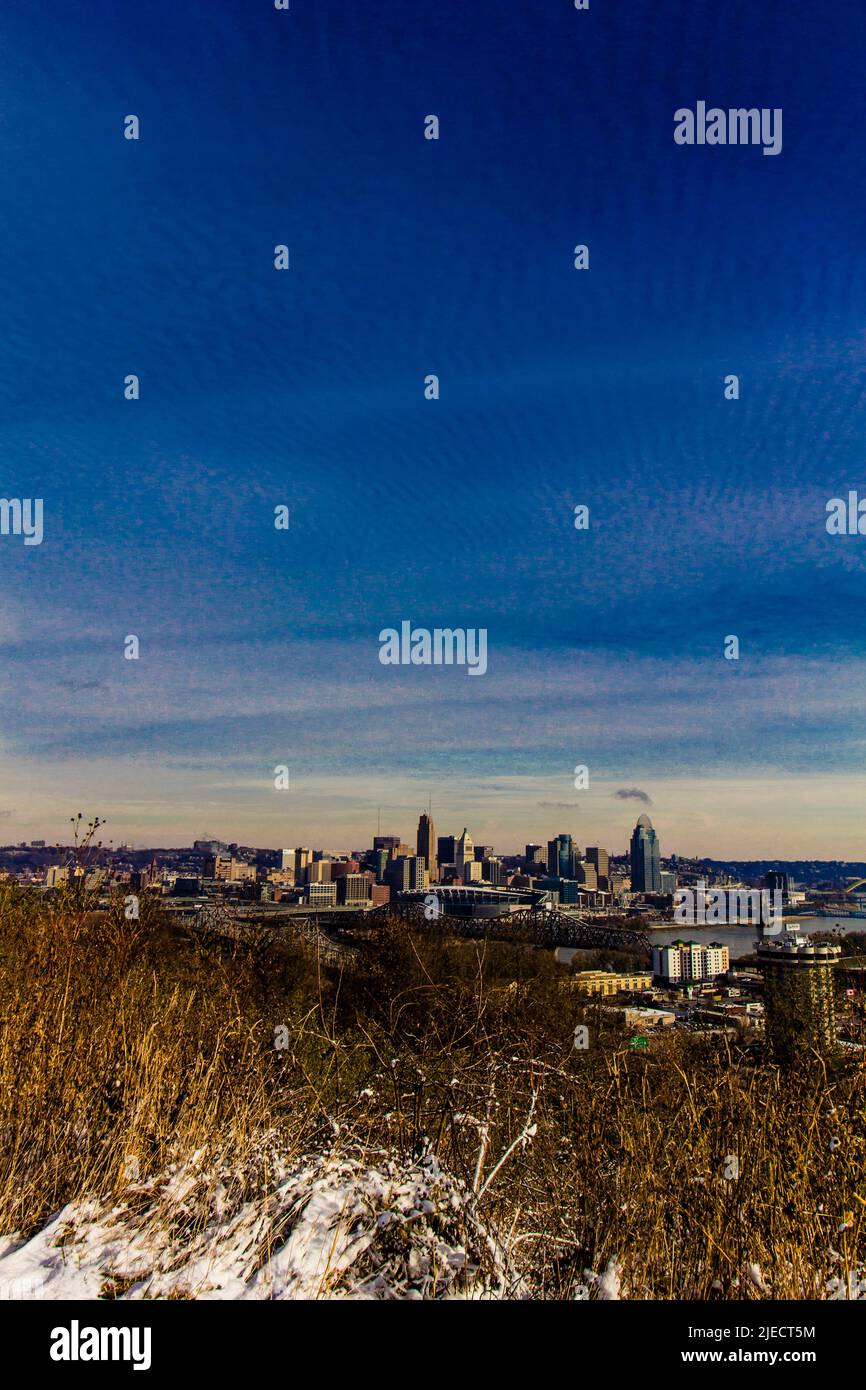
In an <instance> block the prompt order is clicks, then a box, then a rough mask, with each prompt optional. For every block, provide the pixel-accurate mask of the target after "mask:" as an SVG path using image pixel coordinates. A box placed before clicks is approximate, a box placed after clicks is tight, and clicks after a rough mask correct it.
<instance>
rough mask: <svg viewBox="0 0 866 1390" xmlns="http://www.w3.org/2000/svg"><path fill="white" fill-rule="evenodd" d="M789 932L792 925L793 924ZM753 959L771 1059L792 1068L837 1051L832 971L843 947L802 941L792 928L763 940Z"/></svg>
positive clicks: (764, 937)
mask: <svg viewBox="0 0 866 1390" xmlns="http://www.w3.org/2000/svg"><path fill="white" fill-rule="evenodd" d="M791 926H793V923H792V924H791ZM756 955H757V957H758V964H759V966H760V968H761V973H762V974H763V976H764V1009H765V1024H764V1027H765V1037H766V1040H767V1048H768V1051H769V1053H770V1055H771V1056H772V1057H773V1058H775V1059H776V1060H777V1061H779V1062H790V1061H793V1060H794V1059H795V1058H796V1057H798V1056H803V1055H808V1054H809V1053H812V1052H820V1053H826V1052H830V1051H832V1049H833V1048H834V1047H835V1046H836V1007H835V1000H834V989H833V967H834V965H835V964H836V962H837V961H838V960H839V959H840V957H841V955H842V948H841V946H836V945H833V944H831V943H830V942H824V941H811V940H810V939H809V937H808V936H805V937H800V936H799V935H798V934H797V931H796V928H795V929H794V930H793V931H792V930H791V929H790V926H789V928H788V930H787V931H785V932H783V933H782V934H781V935H779V936H764V935H763V934H762V937H761V939H760V940H759V941H758V943H757V947H756Z"/></svg>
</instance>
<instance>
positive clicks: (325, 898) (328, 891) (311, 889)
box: [304, 882, 337, 907]
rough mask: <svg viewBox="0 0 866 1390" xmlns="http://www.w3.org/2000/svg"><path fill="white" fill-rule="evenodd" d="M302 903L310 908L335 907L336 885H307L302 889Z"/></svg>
mask: <svg viewBox="0 0 866 1390" xmlns="http://www.w3.org/2000/svg"><path fill="white" fill-rule="evenodd" d="M304 902H305V903H308V904H309V906H310V907H336V906H337V885H336V883H330V882H328V883H308V884H307V885H306V887H305V888H304Z"/></svg>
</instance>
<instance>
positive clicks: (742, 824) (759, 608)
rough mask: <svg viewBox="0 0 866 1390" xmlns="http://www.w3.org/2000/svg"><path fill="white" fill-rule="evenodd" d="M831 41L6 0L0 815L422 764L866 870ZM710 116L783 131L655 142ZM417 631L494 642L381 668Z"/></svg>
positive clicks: (274, 801) (841, 213)
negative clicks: (387, 633) (23, 527)
mask: <svg viewBox="0 0 866 1390" xmlns="http://www.w3.org/2000/svg"><path fill="white" fill-rule="evenodd" d="M864 39H866V26H864V25H863V22H862V11H861V10H860V7H859V5H858V4H856V3H853V0H849V2H848V3H846V0H842V2H841V3H838V4H835V5H834V6H832V7H830V8H825V9H824V11H823V12H822V10H821V7H817V6H814V5H812V4H807V3H792V0H785V3H781V0H780V2H779V3H775V0H768V2H767V3H762V4H761V5H756V4H745V3H741V4H738V5H737V4H734V5H728V6H725V7H718V8H713V7H706V6H696V5H694V4H693V3H692V4H690V3H685V0H682V2H681V0H662V2H661V3H646V4H640V5H636V4H632V5H629V6H624V5H622V4H613V5H612V4H602V3H601V0H593V3H592V4H591V8H590V10H589V11H588V12H577V11H575V10H574V9H573V8H572V7H571V6H570V5H569V3H568V2H567V0H536V2H535V3H534V4H532V5H528V4H520V3H516V0H508V3H494V2H493V0H478V3H473V4H472V5H466V4H465V3H459V4H458V3H453V2H452V0H439V3H437V4H436V5H429V6H425V5H421V4H419V5H417V6H411V7H410V6H407V5H406V4H398V3H397V2H396V0H364V3H363V4H358V3H355V2H354V0H292V7H291V10H290V11H289V12H288V13H280V12H276V11H274V10H273V7H272V6H271V5H269V4H268V3H266V2H265V0H255V2H253V0H244V3H241V0H235V2H234V3H231V4H229V3H224V2H222V3H221V2H220V0H217V3H211V4H208V5H206V6H202V5H200V4H191V3H189V0H174V3H171V4H167V3H165V4H164V3H161V0H154V2H153V3H138V4H131V3H126V4H120V5H118V4H116V3H111V4H108V3H100V2H98V0H97V3H88V5H87V6H86V7H77V8H76V9H74V10H71V11H70V10H69V9H68V8H66V9H64V10H63V12H62V13H61V12H59V11H56V10H53V9H51V8H50V7H35V6H33V5H32V4H27V3H24V2H23V0H10V3H9V4H8V6H7V7H6V13H5V19H4V43H3V47H2V50H0V93H2V95H0V143H2V149H3V159H4V173H5V187H6V194H7V197H6V216H5V217H4V219H3V223H2V226H0V240H2V253H3V266H4V270H5V275H4V277H3V291H2V293H3V304H2V310H3V314H2V318H3V323H4V332H3V333H2V334H0V407H2V421H3V470H2V477H0V482H2V487H0V494H2V495H3V496H6V497H42V498H43V499H44V508H45V523H44V525H45V537H44V541H43V543H42V545H41V546H30V547H25V546H24V545H23V544H22V540H21V538H20V537H13V536H3V537H0V593H2V605H0V644H2V650H0V657H2V661H0V672H2V675H0V779H2V780H0V838H7V837H6V836H4V835H3V830H2V827H3V826H4V825H8V828H9V831H8V838H16V839H17V838H23V837H24V836H27V837H28V838H29V837H31V836H37V835H45V836H47V837H49V838H51V837H54V836H56V835H59V834H61V833H62V831H63V828H64V825H65V823H66V820H67V817H68V815H69V814H71V813H73V812H74V811H76V810H78V809H85V810H88V811H94V812H99V813H100V814H102V815H105V816H107V817H108V820H109V831H110V833H111V834H112V835H113V836H114V838H116V839H117V840H132V841H134V842H136V843H152V842H160V843H184V842H188V841H189V840H190V839H191V838H192V837H193V836H194V835H195V834H199V833H201V832H202V831H210V832H212V833H216V834H220V835H223V836H225V837H226V838H238V839H241V840H243V841H248V842H254V843H267V844H272V845H277V844H296V843H314V844H317V845H319V844H321V845H325V846H331V847H340V846H346V847H349V846H360V845H363V844H366V843H368V842H369V838H370V834H371V833H372V829H373V826H374V824H375V817H376V808H377V807H378V806H381V807H382V820H383V829H385V828H387V826H389V825H391V824H392V823H393V828H394V829H395V830H399V831H401V832H402V833H404V834H406V835H409V834H410V833H412V832H413V830H414V825H415V822H416V819H417V814H418V811H419V810H420V809H421V808H422V807H423V806H424V805H425V804H426V800H427V796H428V793H429V794H432V797H433V806H434V816H435V818H436V820H437V825H438V828H439V829H440V830H441V831H442V832H443V833H444V832H446V831H449V830H454V829H456V830H457V831H459V830H460V829H461V828H462V826H463V824H467V825H469V827H470V830H471V831H472V833H473V834H475V836H476V838H477V839H479V840H482V841H485V842H487V841H490V842H493V843H495V844H497V845H498V847H500V848H501V849H503V850H506V849H511V848H515V847H517V846H518V845H520V844H522V843H523V841H524V839H527V838H528V839H539V840H543V839H546V838H547V837H548V836H549V835H552V834H554V833H557V832H558V831H561V830H568V831H570V832H571V833H572V834H573V835H574V836H575V838H576V839H577V841H578V843H579V844H585V843H587V842H588V843H593V842H595V841H596V840H601V841H602V842H603V843H608V844H609V847H610V848H611V849H612V850H614V849H621V848H624V846H625V843H626V840H627V837H628V833H629V830H630V827H631V825H632V824H633V821H634V818H635V812H636V811H637V810H639V809H641V808H642V805H643V803H641V804H638V803H637V802H636V801H630V800H629V799H624V798H622V797H621V796H617V792H618V791H622V790H623V789H629V788H634V787H636V788H638V789H640V790H642V791H644V792H645V793H646V795H647V796H648V797H649V798H650V813H651V815H652V816H653V819H654V822H655V824H656V825H657V827H658V828H659V832H660V835H661V838H662V848H663V851H668V850H671V849H678V850H679V851H680V852H694V853H706V854H719V855H720V854H731V855H734V854H737V855H740V856H743V857H745V856H747V855H753V856H754V857H763V856H765V855H767V856H769V855H787V856H794V855H802V856H805V855H816V856H817V855H823V856H826V857H829V856H831V855H833V856H835V855H839V856H843V855H845V856H850V857H859V858H862V857H863V836H862V821H863V816H862V809H861V808H862V801H863V797H862V786H863V773H864V759H866V721H864V714H866V710H864V705H866V699H864V690H866V683H864V675H866V647H864V628H863V621H862V615H863V612H864V602H863V600H864V547H866V538H861V537H842V538H837V537H831V536H828V535H827V533H826V530H825V525H824V517H825V504H826V501H827V499H828V498H830V497H834V496H839V495H845V494H846V492H847V490H848V489H849V488H858V487H859V488H860V489H861V491H862V492H863V493H864V495H866V469H864V465H863V459H864V440H866V419H864V415H866V410H864V392H863V384H864V371H866V283H864V277H866V261H864V257H863V255H862V250H861V241H862V237H861V232H860V229H861V227H862V225H863V222H864V212H866V207H864V202H866V199H864V194H863V189H864V187H866V181H864V176H866V168H864V164H866V155H864V141H863V130H864V118H866V91H864V86H863V82H862V71H863V62H864V56H866V55H864V47H866V43H864ZM698 100H706V101H707V102H708V103H709V104H711V105H713V104H714V105H718V106H721V107H728V106H758V107H772V108H776V107H780V108H782V110H783V113H784V116H783V131H784V141H783V150H782V153H781V154H780V155H778V156H777V157H774V158H767V157H764V156H763V155H762V153H761V150H760V148H753V147H723V148H710V147H703V148H700V147H693V148H686V147H680V146H677V145H675V143H674V140H673V126H674V122H673V113H674V111H675V110H676V109H677V108H679V107H683V106H694V105H695V103H696V102H697V101H698ZM129 113H134V114H137V115H138V116H139V118H140V122H141V138H140V139H139V140H138V141H137V142H132V141H127V140H125V139H124V138H123V119H124V117H125V116H126V115H127V114H129ZM430 113H435V114H437V115H438V116H439V119H440V123H441V130H440V139H439V140H438V141H437V142H433V141H426V140H425V139H424V138H423V128H424V118H425V116H426V115H428V114H430ZM278 243H286V244H287V245H288V246H289V247H290V252H291V269H290V270H289V271H288V272H285V273H280V272H277V271H275V270H274V266H273V248H274V246H275V245H276V244H278ZM577 243H586V244H588V245H589V247H590V269H589V271H588V272H577V271H575V270H574V268H573V264H572V260H573V258H572V248H573V247H574V246H575V244H577ZM130 372H134V373H136V374H138V375H139V376H140V379H141V399H140V400H138V401H135V402H129V401H125V400H124V398H123V380H124V377H125V376H126V374H127V373H130ZM431 372H435V373H436V374H438V375H439V377H440V382H441V398H440V399H439V400H438V401H435V402H431V401H426V400H425V399H424V395H423V382H424V378H425V376H426V375H427V374H428V373H431ZM728 373H736V374H737V375H738V376H739V378H740V399H739V400H738V401H726V400H725V399H724V393H723V379H724V377H725V376H726V375H727V374H728ZM281 503H282V504H285V505H287V506H289V507H290V509H291V525H290V528H289V530H288V531H287V532H277V531H276V530H275V529H274V527H273V514H274V507H275V506H277V505H279V504H281ZM578 503H585V504H586V505H588V506H589V507H590V512H591V526H590V530H589V531H588V532H585V533H579V532H576V531H575V529H574V527H573V508H574V506H575V505H576V504H578ZM403 619H409V620H411V621H412V622H413V623H414V624H416V625H422V626H428V627H434V626H437V625H441V626H450V627H454V626H465V627H486V628H487V630H488V634H489V636H488V646H489V656H488V672H487V674H486V675H485V676H484V677H483V678H478V679H468V678H467V674H466V672H465V671H462V670H459V669H451V670H448V669H438V670H437V669H426V668H422V669H418V670H411V671H408V672H406V671H403V670H400V669H396V670H395V669H390V668H385V667H382V666H380V664H379V662H378V634H379V631H380V630H381V629H382V628H385V627H389V626H399V624H400V622H401V621H402V620H403ZM128 633H135V634H137V635H138V636H139V638H140V641H141V657H140V660H139V661H137V662H130V661H125V660H124V659H123V639H124V637H125V635H126V634H128ZM730 633H735V634H737V635H738V636H739V639H740V644H741V657H740V661H739V662H728V661H725V660H724V659H723V656H722V647H723V641H724V638H725V636H726V635H727V634H730ZM282 763H285V764H287V765H288V766H289V768H290V789H289V791H288V792H285V793H282V792H281V793H277V792H275V791H274V789H273V768H274V766H275V765H277V764H282ZM579 763H580V764H586V765H587V766H588V767H589V768H590V788H589V790H588V791H586V792H575V791H574V788H573V778H572V774H573V768H574V766H575V765H576V764H579Z"/></svg>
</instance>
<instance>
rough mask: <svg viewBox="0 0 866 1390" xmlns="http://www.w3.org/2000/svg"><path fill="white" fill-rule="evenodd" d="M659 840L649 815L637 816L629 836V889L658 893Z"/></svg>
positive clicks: (659, 873)
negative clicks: (635, 823)
mask: <svg viewBox="0 0 866 1390" xmlns="http://www.w3.org/2000/svg"><path fill="white" fill-rule="evenodd" d="M661 889H662V877H661V868H660V865H659V840H658V836H657V835H656V833H655V831H654V830H653V827H652V821H651V820H650V818H649V816H647V815H643V816H638V818H637V825H636V826H635V828H634V832H633V834H632V837H631V891H632V892H633V893H660V892H661Z"/></svg>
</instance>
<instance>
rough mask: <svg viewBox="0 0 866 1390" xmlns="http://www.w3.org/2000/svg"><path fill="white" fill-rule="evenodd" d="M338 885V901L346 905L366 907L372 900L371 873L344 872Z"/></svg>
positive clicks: (338, 880)
mask: <svg viewBox="0 0 866 1390" xmlns="http://www.w3.org/2000/svg"><path fill="white" fill-rule="evenodd" d="M336 886H337V902H338V903H340V904H345V905H346V907H364V906H366V904H367V903H368V902H369V901H370V876H369V874H344V875H343V877H342V878H338V879H337V885H336Z"/></svg>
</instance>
